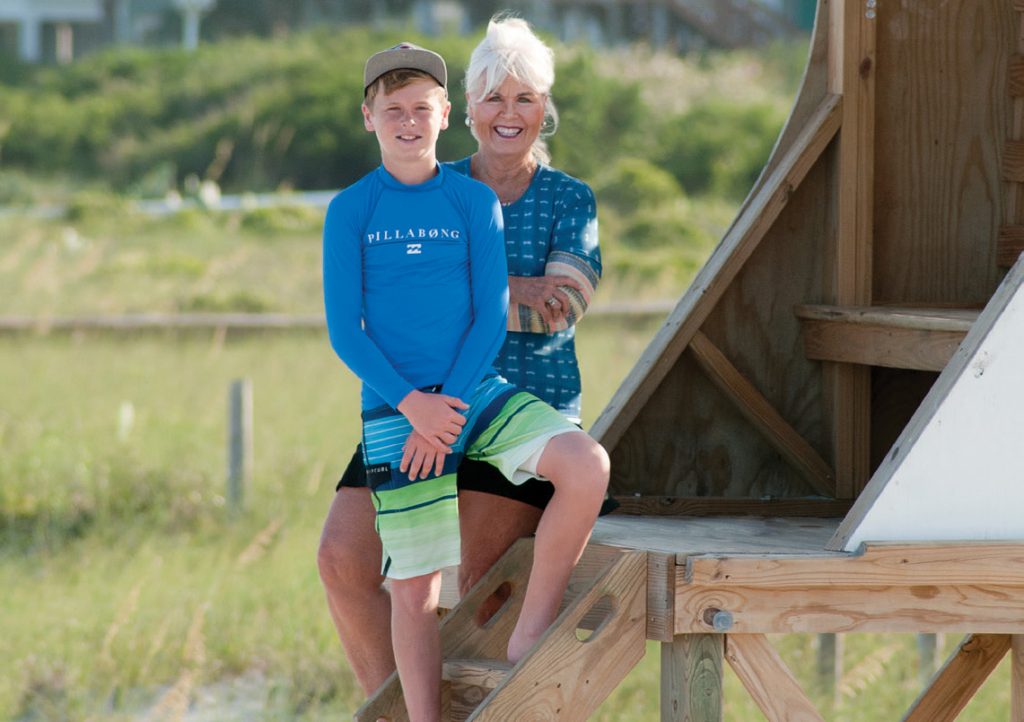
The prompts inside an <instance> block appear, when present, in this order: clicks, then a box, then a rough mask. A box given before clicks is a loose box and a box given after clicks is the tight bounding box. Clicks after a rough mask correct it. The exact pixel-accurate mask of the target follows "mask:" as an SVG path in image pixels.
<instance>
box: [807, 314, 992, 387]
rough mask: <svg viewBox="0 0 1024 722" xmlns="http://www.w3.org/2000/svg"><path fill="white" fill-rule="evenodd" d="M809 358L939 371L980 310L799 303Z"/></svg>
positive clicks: (944, 365) (946, 362)
mask: <svg viewBox="0 0 1024 722" xmlns="http://www.w3.org/2000/svg"><path fill="white" fill-rule="evenodd" d="M795 313H796V315H797V317H798V318H800V322H801V325H802V328H803V339H804V353H805V354H806V355H807V358H809V359H815V360H818V361H836V362H839V363H847V364H850V363H853V364H863V365H867V366H887V367H889V368H898V369H918V370H924V371H941V370H942V369H944V368H945V367H946V364H948V363H949V360H950V358H952V356H953V353H954V352H955V351H956V349H957V346H959V345H960V342H961V341H963V339H964V336H966V335H967V332H968V331H969V330H970V328H971V325H972V324H973V323H974V322H975V321H976V320H977V319H978V315H979V314H980V311H977V310H974V309H927V308H895V307H893V308H889V307H864V306H855V307H840V306H798V307H797V308H796V309H795Z"/></svg>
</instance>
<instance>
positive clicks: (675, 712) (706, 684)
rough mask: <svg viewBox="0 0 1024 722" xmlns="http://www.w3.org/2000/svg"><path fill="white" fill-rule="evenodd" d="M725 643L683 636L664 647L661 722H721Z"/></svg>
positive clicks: (711, 637)
mask: <svg viewBox="0 0 1024 722" xmlns="http://www.w3.org/2000/svg"><path fill="white" fill-rule="evenodd" d="M724 640H725V637H724V636H723V635H721V634H682V635H679V636H677V637H676V638H675V640H674V641H672V642H665V643H663V644H662V645H661V722H722V719H723V717H722V713H723V704H722V703H723V699H722V665H723V660H724V655H725V642H724Z"/></svg>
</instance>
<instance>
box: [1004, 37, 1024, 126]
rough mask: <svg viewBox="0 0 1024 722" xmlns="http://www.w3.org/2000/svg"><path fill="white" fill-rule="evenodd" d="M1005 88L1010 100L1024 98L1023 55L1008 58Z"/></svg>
mask: <svg viewBox="0 0 1024 722" xmlns="http://www.w3.org/2000/svg"><path fill="white" fill-rule="evenodd" d="M1006 86H1007V90H1008V91H1009V93H1010V97H1011V98H1024V55H1014V56H1013V57H1012V58H1010V69H1009V72H1008V73H1007V76H1006ZM1018 140H1019V139H1018Z"/></svg>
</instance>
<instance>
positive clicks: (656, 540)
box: [464, 515, 849, 656]
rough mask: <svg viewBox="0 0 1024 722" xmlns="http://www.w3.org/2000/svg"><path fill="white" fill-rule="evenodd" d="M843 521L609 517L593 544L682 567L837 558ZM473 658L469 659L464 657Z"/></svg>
mask: <svg viewBox="0 0 1024 722" xmlns="http://www.w3.org/2000/svg"><path fill="white" fill-rule="evenodd" d="M839 523H840V520H839V519H816V518H806V517H801V518H799V519H784V518H768V519H761V518H757V517H751V516H744V517H709V518H704V517H682V518H670V517H636V516H618V515H611V516H604V517H601V518H600V519H598V520H597V523H595V524H594V532H593V534H592V535H591V541H592V543H593V544H601V545H604V546H612V547H618V548H620V549H636V550H643V551H648V552H651V551H654V552H668V553H671V554H675V555H676V561H677V563H679V564H684V563H686V558H687V557H688V556H691V555H694V554H709V553H716V554H722V555H727V554H728V555H732V554H768V553H772V554H812V555H814V556H821V555H823V554H832V555H833V556H835V557H837V558H838V557H845V556H849V555H848V554H846V553H844V552H828V551H826V550H825V542H827V541H828V539H829V538H830V537H831V535H832V534H833V533H834V532H835V529H836V528H837V527H838V526H839ZM464 656H470V655H464Z"/></svg>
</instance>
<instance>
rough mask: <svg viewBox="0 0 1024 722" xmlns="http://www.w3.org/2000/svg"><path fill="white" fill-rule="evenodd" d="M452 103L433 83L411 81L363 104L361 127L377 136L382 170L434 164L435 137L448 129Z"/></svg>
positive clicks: (381, 93)
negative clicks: (394, 166) (399, 166)
mask: <svg viewBox="0 0 1024 722" xmlns="http://www.w3.org/2000/svg"><path fill="white" fill-rule="evenodd" d="M451 107H452V105H451V103H450V102H448V99H447V98H446V97H445V92H444V89H443V88H442V87H441V86H439V85H438V84H437V83H436V82H434V81H433V80H428V79H426V78H424V79H422V80H414V81H413V82H411V83H409V84H408V85H405V86H404V87H401V88H397V89H395V90H394V91H392V92H390V93H385V92H384V91H383V88H382V89H381V90H380V92H378V93H377V95H376V97H374V98H373V99H372V101H370V103H369V105H367V104H366V103H364V104H363V124H364V125H365V126H366V129H367V130H368V131H370V132H371V133H376V135H377V142H378V143H379V144H380V153H381V160H382V161H383V162H384V167H385V168H388V170H391V168H390V167H389V165H390V164H398V165H409V164H417V163H419V162H423V163H425V164H426V163H429V164H430V166H431V167H433V165H434V163H435V147H436V145H437V137H438V135H440V133H441V131H442V130H444V129H445V128H447V127H448V113H449V112H450V111H451Z"/></svg>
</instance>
